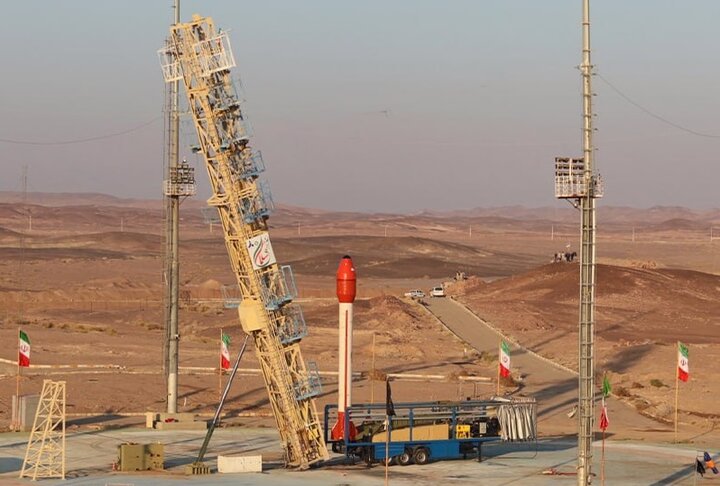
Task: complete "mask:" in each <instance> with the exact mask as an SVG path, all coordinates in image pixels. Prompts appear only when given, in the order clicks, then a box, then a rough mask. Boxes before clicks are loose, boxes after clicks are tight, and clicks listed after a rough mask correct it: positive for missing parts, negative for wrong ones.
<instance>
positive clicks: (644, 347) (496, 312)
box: [453, 263, 720, 420]
mask: <svg viewBox="0 0 720 486" xmlns="http://www.w3.org/2000/svg"><path fill="white" fill-rule="evenodd" d="M453 292H455V294H456V296H457V298H458V299H459V300H460V301H462V302H464V303H466V304H467V305H468V306H469V307H470V308H471V309H473V311H474V312H475V313H477V314H478V315H479V316H481V317H482V318H484V319H486V320H488V321H489V322H491V323H492V324H493V325H495V326H496V327H498V328H499V329H501V330H502V331H503V332H504V333H506V335H508V336H509V337H510V338H511V339H512V340H514V341H516V342H517V343H519V344H520V345H523V346H526V347H528V348H530V349H532V350H534V351H536V352H539V353H540V354H542V355H544V356H546V357H547V358H550V359H552V360H554V361H557V362H560V363H562V364H564V365H565V366H567V367H569V368H571V369H576V368H577V347H578V343H577V339H578V337H577V336H578V332H577V329H578V305H579V304H578V296H579V268H578V265H577V264H570V263H556V264H550V265H544V266H541V267H538V268H535V269H533V270H530V271H528V272H525V273H523V274H518V275H514V276H512V277H509V278H506V279H502V280H497V281H494V282H491V283H486V282H478V279H470V280H468V281H466V282H463V283H460V284H456V285H454V286H453ZM718 297H720V276H717V275H711V274H707V273H703V272H698V271H693V270H684V269H667V268H663V269H660V268H656V269H648V268H634V267H620V266H613V265H598V267H597V295H596V318H595V343H596V356H597V362H596V369H597V371H598V373H602V372H609V373H611V374H612V381H613V382H614V383H616V385H617V387H618V390H619V393H620V394H621V396H624V397H626V398H627V399H628V400H630V401H631V402H632V403H633V404H634V405H636V406H638V407H639V408H643V409H645V408H647V409H648V410H651V411H652V413H651V415H654V416H659V417H660V418H661V419H663V420H669V419H670V418H669V416H670V415H669V414H670V413H671V412H672V407H670V406H668V403H671V402H670V395H669V393H670V392H669V390H670V387H672V384H673V380H674V373H675V371H674V370H675V367H676V366H677V361H676V360H677V346H676V342H677V341H682V342H684V343H686V344H688V345H689V346H690V350H691V351H690V355H691V359H690V363H691V369H692V371H691V373H694V375H693V376H695V377H697V379H696V380H691V382H689V383H688V384H684V386H685V389H686V392H685V393H687V394H692V397H693V399H692V404H691V405H690V404H686V406H687V407H688V408H689V409H690V410H691V411H692V413H695V414H697V416H699V417H703V416H707V414H710V415H712V416H713V417H716V418H720V415H718V414H717V406H716V404H715V400H714V398H713V396H714V391H713V388H714V387H713V385H711V384H710V383H708V382H707V381H706V380H704V378H703V377H705V376H712V375H713V374H714V373H715V372H716V370H715V367H716V364H717V363H718V362H719V360H720V319H719V318H718V316H720V300H719V299H718Z"/></svg>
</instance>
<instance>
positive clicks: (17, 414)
mask: <svg viewBox="0 0 720 486" xmlns="http://www.w3.org/2000/svg"><path fill="white" fill-rule="evenodd" d="M17 336H18V356H17V374H16V376H15V423H14V424H13V427H12V429H13V430H17V431H18V432H19V431H20V347H19V343H20V328H19V327H18V332H17Z"/></svg>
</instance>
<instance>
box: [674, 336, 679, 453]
mask: <svg viewBox="0 0 720 486" xmlns="http://www.w3.org/2000/svg"><path fill="white" fill-rule="evenodd" d="M676 352H677V353H679V352H680V341H678V343H677V350H676ZM675 360H676V361H677V358H675ZM678 374H679V371H678V363H675V443H676V444H677V441H678V437H677V429H678V395H679V391H680V380H679V376H678Z"/></svg>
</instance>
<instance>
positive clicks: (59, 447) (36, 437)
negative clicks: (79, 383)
mask: <svg viewBox="0 0 720 486" xmlns="http://www.w3.org/2000/svg"><path fill="white" fill-rule="evenodd" d="M20 478H30V479H32V480H33V481H35V480H37V479H38V478H60V479H65V382H64V381H52V380H44V381H43V388H42V393H41V394H40V403H38V408H37V412H35V420H34V421H33V428H32V432H30V438H29V439H28V444H27V449H26V450H25V460H24V461H23V465H22V469H21V471H20Z"/></svg>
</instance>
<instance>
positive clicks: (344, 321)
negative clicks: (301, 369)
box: [332, 255, 357, 440]
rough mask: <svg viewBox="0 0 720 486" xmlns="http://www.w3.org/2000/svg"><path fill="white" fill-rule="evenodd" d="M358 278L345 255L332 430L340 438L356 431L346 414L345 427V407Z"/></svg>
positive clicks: (340, 273) (349, 385)
mask: <svg viewBox="0 0 720 486" xmlns="http://www.w3.org/2000/svg"><path fill="white" fill-rule="evenodd" d="M356 281H357V277H356V274H355V266H354V265H353V262H352V258H350V257H349V256H347V255H345V256H344V257H342V259H341V260H340V265H339V266H338V270H337V298H338V302H339V303H340V315H339V331H340V332H339V333H338V334H339V339H338V344H339V351H340V352H339V355H338V361H339V367H338V421H337V423H336V424H335V426H334V427H333V429H332V438H333V439H334V440H341V439H344V438H346V437H347V438H348V439H350V440H353V439H355V434H356V433H357V430H356V429H355V425H354V424H353V423H352V421H351V420H350V417H348V430H347V431H346V430H345V410H347V408H348V407H349V406H350V405H352V395H351V390H352V325H353V302H355V290H356Z"/></svg>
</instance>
